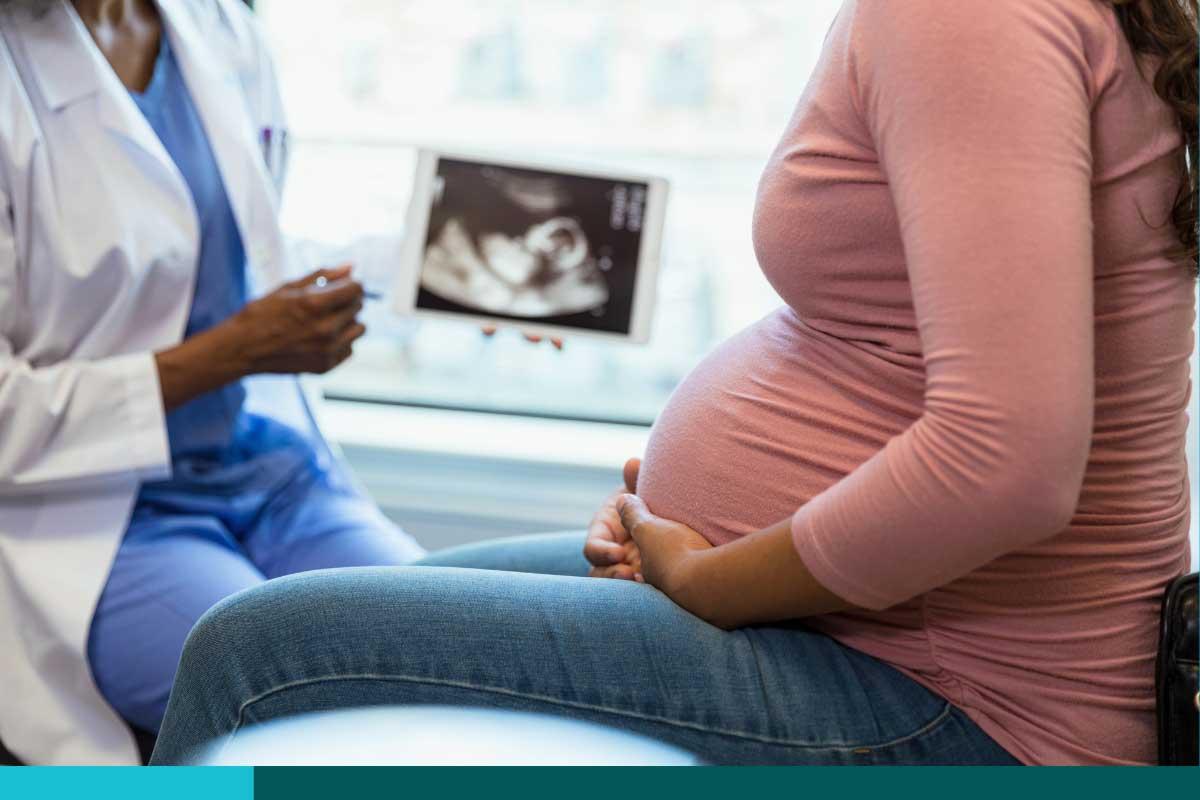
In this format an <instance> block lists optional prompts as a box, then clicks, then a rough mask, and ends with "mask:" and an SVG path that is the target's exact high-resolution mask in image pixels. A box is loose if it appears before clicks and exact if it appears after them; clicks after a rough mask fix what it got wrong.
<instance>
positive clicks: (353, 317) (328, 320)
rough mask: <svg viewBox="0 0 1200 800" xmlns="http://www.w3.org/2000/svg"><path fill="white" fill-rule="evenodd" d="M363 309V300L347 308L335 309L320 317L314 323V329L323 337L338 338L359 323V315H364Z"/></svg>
mask: <svg viewBox="0 0 1200 800" xmlns="http://www.w3.org/2000/svg"><path fill="white" fill-rule="evenodd" d="M362 309H363V303H362V301H361V300H359V301H358V302H357V303H353V304H352V305H348V306H346V307H345V308H339V309H335V310H333V311H332V312H329V313H326V314H325V315H324V316H322V317H320V318H319V319H318V320H317V321H316V322H315V323H314V328H315V329H316V331H317V333H319V334H320V335H322V336H325V337H334V336H337V335H338V334H340V333H341V332H342V331H344V330H346V328H349V327H350V326H351V325H353V324H354V323H355V322H356V321H357V319H358V315H359V314H360V313H362Z"/></svg>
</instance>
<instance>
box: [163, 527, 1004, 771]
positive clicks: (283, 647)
mask: <svg viewBox="0 0 1200 800" xmlns="http://www.w3.org/2000/svg"><path fill="white" fill-rule="evenodd" d="M582 546H583V538H582V536H581V535H576V534H568V535H543V536H532V537H524V538H520V539H510V540H501V541H496V542H491V543H487V544H483V545H474V546H470V547H466V548H459V549H456V550H451V551H446V552H443V553H436V554H434V555H432V556H429V557H427V558H426V559H425V560H424V561H422V562H420V565H418V566H412V567H399V568H386V569H347V570H330V571H326V572H317V573H309V574H306V575H297V576H293V577H287V578H281V579H279V580H275V581H271V582H269V583H267V584H265V585H263V586H260V587H258V588H255V589H251V590H249V591H246V592H242V593H241V594H239V595H237V596H235V597H232V598H230V599H228V600H226V601H224V602H222V603H221V604H220V605H218V606H217V607H216V608H214V609H213V610H212V611H210V612H209V613H208V614H206V615H205V617H204V618H203V619H202V620H201V621H200V622H199V624H198V625H197V626H196V628H195V630H193V631H192V634H191V636H190V637H189V638H188V642H187V646H186V647H185V649H184V654H183V659H182V661H181V664H180V670H179V674H178V676H177V679H176V683H175V689H174V691H173V692H172V694H171V702H170V705H169V707H168V710H167V717H166V720H165V721H164V723H163V727H162V732H161V735H160V737H159V740H158V748H157V749H156V750H155V753H154V759H153V761H152V763H154V764H181V763H187V761H188V760H189V757H190V755H192V754H193V753H194V752H195V749H196V748H198V747H200V746H201V745H203V744H205V743H206V742H209V741H211V740H215V739H219V738H221V737H227V736H232V735H236V734H237V732H238V731H239V730H242V729H243V728H246V727H247V726H250V725H254V724H257V723H261V722H266V721H268V720H274V719H279V718H281V717H287V716H290V715H294V714H300V713H305V712H313V711H329V710H334V709H341V708H349V707H361V706H376V705H417V704H419V705H458V706H481V707H486V708H496V709H513V710H522V711H535V712H544V713H552V714H559V715H563V716H567V717H573V718H577V719H582V720H588V721H592V722H598V723H601V724H606V725H610V726H615V727H617V728H622V729H625V730H628V731H632V732H636V733H641V734H643V735H648V736H650V737H653V738H656V739H659V740H661V741H665V742H668V743H671V744H674V745H676V746H679V747H682V748H683V749H685V750H689V751H691V752H692V753H695V754H696V755H697V756H699V757H700V758H701V759H702V760H704V761H706V762H709V763H713V764H863V765H866V764H949V765H969V764H991V765H997V764H1017V763H1018V762H1017V761H1016V760H1015V759H1014V758H1013V757H1012V756H1010V755H1009V754H1008V753H1007V752H1005V751H1004V750H1003V749H1001V747H1000V746H999V745H997V744H996V743H995V742H994V741H992V740H991V739H990V738H989V737H988V736H987V735H986V734H984V733H983V731H981V730H980V729H979V728H978V727H977V726H976V725H975V724H974V723H973V722H971V721H970V720H969V719H968V718H967V717H966V715H965V714H963V713H962V712H961V711H959V710H958V709H957V708H955V707H953V706H952V705H950V704H949V703H947V702H946V701H945V700H944V699H942V698H941V697H938V696H937V695H935V694H933V693H931V692H929V691H928V690H926V689H925V688H923V687H922V686H920V685H919V684H917V683H916V682H914V681H912V680H911V679H909V678H907V677H905V676H904V675H902V674H900V673H899V672H897V671H896V670H894V669H892V668H891V667H889V666H887V665H886V664H884V663H882V662H880V661H877V660H875V659H873V658H871V657H869V656H866V655H863V654H862V653H858V652H856V651H854V650H851V649H849V648H847V647H844V646H842V645H840V644H838V643H837V642H835V641H833V640H832V639H830V638H828V637H826V636H823V635H821V634H818V633H815V632H813V631H810V630H808V629H806V628H805V627H804V626H803V625H800V624H790V625H773V626H763V627H753V628H745V629H742V630H737V631H732V632H727V631H723V630H721V629H719V628H715V627H713V626H711V625H709V624H707V623H705V622H703V621H702V620H700V619H698V618H696V617H694V616H692V615H691V614H689V613H687V612H686V611H684V610H683V609H681V608H679V607H678V606H676V605H675V604H674V603H672V602H671V601H670V600H669V599H667V597H666V596H665V595H663V594H662V593H661V592H659V591H657V590H656V589H654V588H652V587H650V586H647V585H644V584H637V583H630V582H625V581H614V580H600V579H593V578H584V577H580V576H582V575H583V574H584V573H585V571H586V564H585V562H584V560H583V558H582V555H581V550H582Z"/></svg>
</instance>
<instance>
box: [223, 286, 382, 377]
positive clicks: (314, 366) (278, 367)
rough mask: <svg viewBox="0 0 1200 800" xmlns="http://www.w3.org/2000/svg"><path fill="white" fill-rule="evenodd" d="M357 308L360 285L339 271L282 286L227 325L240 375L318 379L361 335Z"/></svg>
mask: <svg viewBox="0 0 1200 800" xmlns="http://www.w3.org/2000/svg"><path fill="white" fill-rule="evenodd" d="M362 307H363V287H362V284H360V283H359V282H358V281H355V280H354V279H353V278H351V277H350V267H349V266H344V267H338V268H336V269H323V270H318V271H316V272H314V273H312V274H311V275H308V276H307V277H304V278H301V279H300V280H298V281H292V282H291V283H286V284H284V285H283V286H281V287H280V288H278V289H276V290H275V291H274V292H272V293H271V294H268V295H266V296H265V297H262V298H260V299H258V300H255V301H253V302H251V303H248V304H246V307H245V308H243V309H242V310H241V311H240V312H238V313H237V314H236V315H235V316H233V317H232V318H231V319H230V320H229V321H228V322H227V323H226V324H227V325H229V326H230V332H231V333H232V334H233V335H234V337H235V338H236V340H237V341H238V343H239V361H240V362H241V365H242V366H241V368H242V370H243V372H244V373H245V374H247V375H254V374H258V373H264V372H269V373H278V374H298V373H302V372H310V373H318V374H322V373H325V372H329V371H330V370H331V369H333V368H334V367H336V366H337V365H339V364H341V363H342V362H343V361H345V360H346V359H348V358H349V357H350V355H351V351H352V348H353V345H354V342H355V340H357V339H358V338H359V337H360V336H362V335H363V334H364V333H366V331H367V329H366V326H364V325H363V324H362V323H361V322H359V321H358V314H359V312H360V311H361V310H362Z"/></svg>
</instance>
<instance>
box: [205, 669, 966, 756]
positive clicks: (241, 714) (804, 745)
mask: <svg viewBox="0 0 1200 800" xmlns="http://www.w3.org/2000/svg"><path fill="white" fill-rule="evenodd" d="M354 680H371V681H395V682H407V683H416V684H421V685H429V686H446V687H451V688H455V689H469V690H472V691H478V692H487V693H491V694H499V695H505V696H508V697H519V698H521V699H523V700H536V701H538V702H542V703H547V704H549V705H556V706H563V707H566V708H575V709H580V710H584V711H599V712H603V713H605V714H612V715H614V716H623V717H632V718H634V719H641V720H646V721H649V722H657V723H661V724H664V725H668V726H671V727H676V728H686V729H689V730H695V731H699V732H701V733H712V734H717V735H720V736H728V737H731V738H735V739H745V740H748V741H753V742H758V743H760V744H770V745H780V746H783V747H792V748H795V749H802V750H817V751H847V750H850V751H852V750H861V749H863V748H870V749H871V750H872V751H876V750H884V749H888V748H892V747H897V746H899V745H902V744H904V743H906V742H909V741H911V740H913V739H916V738H917V737H919V736H923V735H925V734H927V733H929V732H931V731H933V730H934V729H935V728H937V727H939V726H940V725H942V724H943V723H944V722H945V721H946V720H947V719H948V718H949V717H950V715H951V713H952V710H953V706H951V704H950V703H946V704H945V707H944V708H943V709H942V711H941V713H939V714H938V715H937V716H936V717H934V718H933V719H932V720H930V721H929V722H927V723H925V724H924V725H922V726H921V727H920V728H918V729H917V730H915V731H913V732H912V733H909V734H905V735H904V736H901V737H900V738H898V739H892V740H890V741H887V742H882V743H880V744H869V743H863V744H836V745H833V744H814V743H811V742H794V741H790V740H787V739H775V738H773V737H769V736H759V735H757V734H753V733H743V732H738V731H726V730H722V729H720V728H709V727H706V726H704V725H700V724H697V723H694V722H685V721H683V720H674V719H668V718H666V717H657V716H653V715H651V714H642V713H639V712H637V711H629V710H625V709H616V708H609V707H607V706H598V705H593V704H591V703H579V702H575V701H571V700H561V699H559V698H554V697H546V696H543V695H537V694H528V693H525V692H517V691H514V690H512V689H505V688H502V687H494V686H476V685H474V684H470V683H466V682H463V681H448V680H438V679H436V678H423V677H416V676H408V675H375V674H365V675H331V676H326V677H322V678H307V679H305V680H299V681H292V682H290V683H285V684H282V685H280V686H276V687H274V688H272V689H268V690H267V691H265V692H263V693H262V694H259V695H256V696H255V697H252V698H250V699H249V700H247V701H245V702H244V703H242V704H241V706H240V707H239V708H238V716H237V722H236V723H235V725H234V727H233V730H232V731H230V733H229V739H230V740H231V739H232V738H233V737H234V736H236V735H237V733H238V731H240V730H241V729H242V726H243V725H244V724H245V714H246V711H247V709H249V708H250V706H252V705H254V704H255V703H258V702H260V701H262V700H265V699H267V698H268V697H270V696H271V695H274V694H278V693H281V692H284V691H287V690H289V689H298V688H301V687H304V686H311V685H314V684H318V683H326V682H338V681H354ZM227 741H228V740H227Z"/></svg>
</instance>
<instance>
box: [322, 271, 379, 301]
mask: <svg viewBox="0 0 1200 800" xmlns="http://www.w3.org/2000/svg"><path fill="white" fill-rule="evenodd" d="M328 283H329V281H328V280H327V279H326V278H325V277H324V276H322V277H320V278H317V279H316V280H315V281H314V282H313V284H314V285H315V286H316V287H317V288H324V287H325V286H326V285H327V284H328ZM363 297H364V298H365V299H367V300H382V299H383V292H373V291H371V290H370V289H364V290H363Z"/></svg>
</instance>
